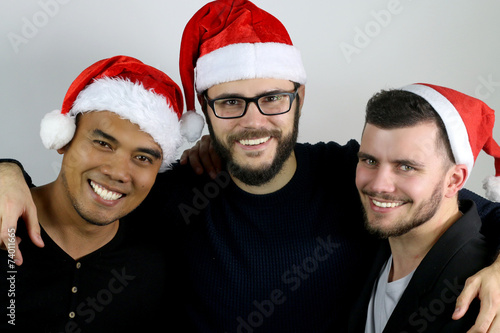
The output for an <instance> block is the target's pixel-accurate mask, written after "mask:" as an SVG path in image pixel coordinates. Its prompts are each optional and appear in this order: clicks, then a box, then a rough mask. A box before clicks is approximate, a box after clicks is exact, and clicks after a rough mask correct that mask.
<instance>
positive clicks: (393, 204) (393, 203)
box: [372, 199, 403, 208]
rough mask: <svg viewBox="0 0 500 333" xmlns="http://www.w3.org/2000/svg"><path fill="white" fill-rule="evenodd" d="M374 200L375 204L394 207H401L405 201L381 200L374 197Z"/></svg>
mask: <svg viewBox="0 0 500 333" xmlns="http://www.w3.org/2000/svg"><path fill="white" fill-rule="evenodd" d="M372 202H373V204H374V205H375V206H377V207H382V208H394V207H399V206H401V205H402V204H403V202H380V201H377V200H373V199H372Z"/></svg>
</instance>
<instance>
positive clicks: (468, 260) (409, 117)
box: [349, 84, 500, 333]
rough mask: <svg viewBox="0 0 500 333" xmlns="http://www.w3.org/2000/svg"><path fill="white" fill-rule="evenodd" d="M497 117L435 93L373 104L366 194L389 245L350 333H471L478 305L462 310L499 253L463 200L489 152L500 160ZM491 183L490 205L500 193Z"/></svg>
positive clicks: (364, 169)
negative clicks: (461, 302) (476, 279)
mask: <svg viewBox="0 0 500 333" xmlns="http://www.w3.org/2000/svg"><path fill="white" fill-rule="evenodd" d="M492 115H493V110H491V109H490V108H489V107H488V106H486V104H484V103H483V102H481V101H479V100H477V99H474V98H472V97H470V96H467V95H464V94H462V93H459V92H457V91H454V90H451V89H448V88H444V87H439V86H433V85H427V84H414V85H410V86H407V87H404V88H402V89H398V90H389V91H382V92H380V93H378V94H376V95H375V96H373V97H372V98H371V99H370V101H369V102H368V105H367V110H366V124H365V128H364V131H363V137H362V140H361V147H360V151H359V154H358V157H359V162H358V167H357V171H356V186H357V187H358V191H359V194H360V197H361V201H362V203H363V208H364V212H365V226H366V228H367V229H368V230H369V231H370V232H372V233H373V234H376V235H378V236H380V238H382V239H386V240H387V241H385V240H384V241H382V242H381V245H380V249H379V251H378V253H377V255H376V258H375V260H374V262H373V267H372V270H371V272H370V274H369V276H368V282H367V284H366V285H365V286H364V287H362V288H361V292H360V295H359V297H358V300H357V302H356V304H355V306H354V308H353V310H352V312H351V318H350V320H349V332H367V333H372V332H374V333H375V332H377V333H378V332H466V331H467V330H469V329H470V328H471V327H472V326H473V325H474V321H475V319H476V315H477V313H478V311H479V306H478V303H473V305H472V306H471V308H470V309H469V311H468V312H467V314H466V315H465V316H464V317H463V318H461V319H460V320H453V319H452V316H453V311H454V309H455V301H456V298H457V296H458V295H459V294H460V292H461V290H462V289H463V287H464V284H465V280H466V279H467V278H468V277H469V276H471V275H472V274H474V273H476V272H477V271H479V270H480V269H481V268H483V267H485V266H487V265H488V264H489V263H490V262H491V260H492V256H491V253H492V251H490V249H488V248H487V246H486V243H485V242H484V239H483V236H482V235H481V234H480V233H479V229H480V226H481V223H480V218H479V215H478V213H477V209H476V205H475V204H474V203H473V202H471V201H467V200H465V201H460V202H459V201H458V196H457V193H458V190H460V189H461V188H462V187H463V185H464V183H465V182H466V180H467V178H468V176H469V174H470V172H471V169H472V166H473V164H474V161H475V159H476V157H477V154H478V153H479V151H480V150H481V149H484V150H485V151H486V152H487V153H489V154H490V155H492V156H494V157H495V158H497V159H498V157H500V148H499V147H498V145H497V144H496V143H495V142H494V140H493V138H492V137H491V135H492V128H493V124H494V120H493V121H492V120H491V116H492ZM479 129H480V130H479ZM491 184H492V182H491V180H490V182H489V183H488V182H487V185H485V187H486V188H487V194H488V195H490V196H491V195H492V194H493V195H494V194H495V193H497V192H498V190H499V189H498V188H495V186H494V185H491ZM359 318H366V320H364V319H363V320H360V319H359Z"/></svg>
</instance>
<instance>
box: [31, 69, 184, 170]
mask: <svg viewBox="0 0 500 333" xmlns="http://www.w3.org/2000/svg"><path fill="white" fill-rule="evenodd" d="M91 111H110V112H113V113H116V114H118V115H119V116H120V117H122V118H124V119H128V120H130V121H131V122H132V123H134V124H137V125H139V127H140V129H141V130H142V131H144V132H146V133H148V134H149V135H151V137H152V138H153V140H155V141H156V143H158V145H159V146H160V147H161V149H162V153H163V161H162V165H161V167H160V172H163V171H166V170H168V169H169V168H170V165H171V163H172V162H174V161H175V160H176V152H177V148H179V147H180V145H181V144H182V141H183V140H182V136H181V131H180V123H179V118H178V116H177V114H176V113H175V111H174V110H173V109H172V107H171V106H170V105H169V104H168V103H167V99H166V98H165V97H164V96H162V95H159V94H157V93H155V92H153V91H151V90H147V89H145V88H144V86H143V85H142V83H132V82H131V81H130V80H126V79H120V78H109V77H105V78H102V79H98V80H95V81H94V82H92V83H91V84H89V85H88V86H87V87H85V89H83V90H82V91H81V92H80V93H79V94H78V97H77V98H76V100H75V102H74V103H73V107H72V108H71V110H70V112H69V115H67V116H63V115H62V114H60V113H59V115H57V114H56V112H55V111H54V112H51V113H49V114H48V115H46V117H45V118H44V120H43V121H42V125H41V127H42V128H41V132H40V134H41V136H42V141H43V142H44V145H45V146H46V147H47V148H50V149H57V148H61V147H63V146H64V145H65V144H67V143H68V142H69V141H71V139H72V138H73V135H74V131H75V124H74V119H75V117H76V115H78V114H79V113H84V112H91ZM64 118H67V119H71V120H72V127H71V124H70V122H69V121H63V119H64Z"/></svg>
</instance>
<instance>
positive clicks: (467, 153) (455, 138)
mask: <svg viewBox="0 0 500 333" xmlns="http://www.w3.org/2000/svg"><path fill="white" fill-rule="evenodd" d="M401 90H405V91H409V92H412V93H414V94H416V95H419V96H421V97H423V98H424V99H425V100H426V101H427V102H429V104H430V105H431V106H432V107H433V108H434V110H436V112H437V113H438V114H439V116H440V117H441V119H442V120H443V123H444V125H445V127H446V132H447V134H448V138H449V140H450V146H451V150H452V152H453V156H454V157H455V162H456V163H457V164H465V165H466V166H467V170H468V171H469V172H468V175H467V178H468V177H469V175H470V173H471V172H472V167H473V166H474V154H473V153H472V148H471V144H470V142H469V135H468V133H467V128H466V127H465V124H464V122H463V120H462V117H460V113H459V112H458V111H457V109H456V108H455V106H454V105H453V104H452V103H451V102H450V101H449V100H448V99H447V98H446V97H444V96H443V95H441V94H440V93H439V92H437V91H436V90H434V89H432V88H431V87H429V86H425V85H421V84H413V85H409V86H406V87H403V88H401Z"/></svg>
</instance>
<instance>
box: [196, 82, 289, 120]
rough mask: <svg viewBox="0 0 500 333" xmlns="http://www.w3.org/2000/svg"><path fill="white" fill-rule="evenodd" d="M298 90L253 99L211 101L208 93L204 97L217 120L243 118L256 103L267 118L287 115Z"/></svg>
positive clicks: (231, 98) (232, 98)
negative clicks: (249, 107) (251, 105)
mask: <svg viewBox="0 0 500 333" xmlns="http://www.w3.org/2000/svg"><path fill="white" fill-rule="evenodd" d="M297 90H298V89H296V90H295V91H294V92H279V93H273V94H269V93H267V94H262V95H260V96H256V97H253V98H247V97H239V96H238V97H231V96H229V97H222V98H215V99H209V98H208V96H207V94H206V92H205V94H203V96H204V97H205V100H206V101H207V103H208V105H209V106H210V107H211V108H212V111H213V112H214V114H215V116H216V117H217V118H222V119H234V118H241V117H243V116H244V115H245V113H246V112H247V109H248V104H250V103H255V104H256V105H257V108H258V109H259V111H260V113H262V114H263V115H266V116H276V115H279V114H283V113H287V112H288V111H290V109H291V108H292V103H293V100H294V99H295V97H296V96H297Z"/></svg>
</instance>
